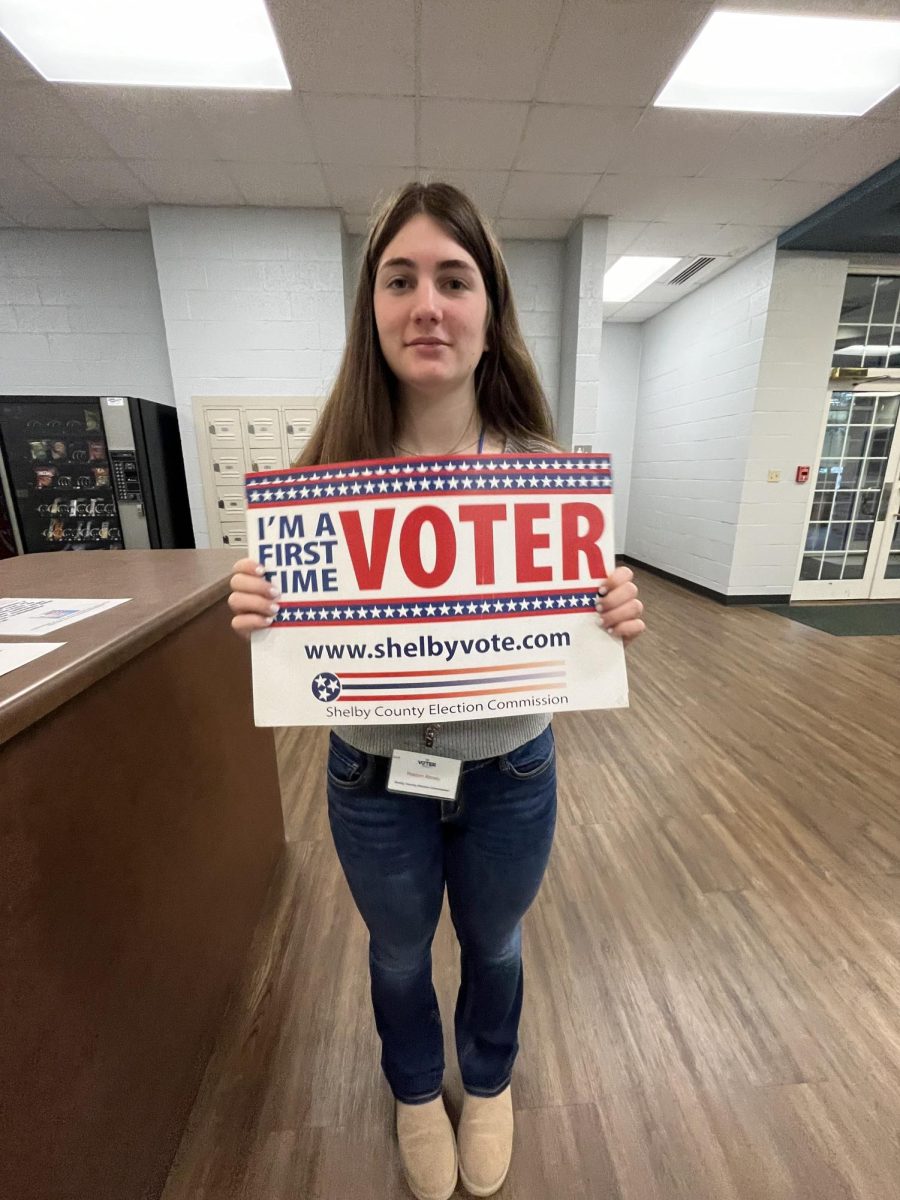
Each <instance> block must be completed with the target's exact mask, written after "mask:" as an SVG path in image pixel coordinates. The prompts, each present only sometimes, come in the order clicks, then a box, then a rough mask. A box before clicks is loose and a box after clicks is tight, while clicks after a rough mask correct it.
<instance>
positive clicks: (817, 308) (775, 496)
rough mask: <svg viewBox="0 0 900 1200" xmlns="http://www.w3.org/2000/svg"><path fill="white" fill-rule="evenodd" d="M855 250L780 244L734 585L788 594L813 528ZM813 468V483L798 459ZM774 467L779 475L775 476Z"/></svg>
mask: <svg viewBox="0 0 900 1200" xmlns="http://www.w3.org/2000/svg"><path fill="white" fill-rule="evenodd" d="M848 265H849V263H848V260H847V259H846V258H842V257H840V256H834V255H818V254H801V253H798V252H795V251H779V253H778V254H777V255H776V258H775V270H774V278H773V281H772V289H771V292H770V294H769V307H768V312H767V316H766V327H765V339H764V342H763V346H762V355H761V362H760V369H759V379H758V382H757V389H756V400H755V405H754V411H753V418H752V422H751V428H750V444H749V448H748V452H747V463H746V468H745V472H744V485H743V488H742V491H741V503H740V509H739V512H738V519H737V536H736V538H735V546H734V557H733V560H732V567H731V575H730V577H729V581H728V592H729V594H731V595H741V594H750V595H767V594H769V595H772V594H774V595H778V594H781V595H784V594H789V593H790V592H791V591H792V590H793V588H794V584H795V582H796V577H797V572H798V569H799V559H800V551H801V546H802V544H803V542H804V540H805V536H806V517H807V512H808V510H809V502H810V492H811V490H812V488H813V486H814V480H815V478H816V465H817V463H818V458H819V450H820V448H821V447H820V442H821V436H822V422H823V419H824V415H825V409H826V407H827V401H826V397H827V388H828V374H829V370H830V368H831V358H832V354H833V352H834V339H835V333H836V330H837V326H838V320H839V317H840V312H841V300H842V298H843V295H844V285H845V283H846V278H847V269H848ZM802 465H806V466H809V467H810V469H811V479H810V482H809V483H807V484H797V483H796V482H795V476H796V469H797V467H798V466H802ZM770 470H778V471H780V472H781V482H779V483H768V482H767V477H768V473H769V471H770Z"/></svg>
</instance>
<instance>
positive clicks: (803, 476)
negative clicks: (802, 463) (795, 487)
mask: <svg viewBox="0 0 900 1200" xmlns="http://www.w3.org/2000/svg"><path fill="white" fill-rule="evenodd" d="M797 482H798V483H809V467H798V468H797Z"/></svg>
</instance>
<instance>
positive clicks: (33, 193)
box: [0, 155, 70, 208]
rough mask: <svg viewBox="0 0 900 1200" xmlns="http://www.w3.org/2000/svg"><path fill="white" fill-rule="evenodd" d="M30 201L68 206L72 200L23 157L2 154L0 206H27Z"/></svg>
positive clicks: (51, 205) (0, 159)
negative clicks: (28, 164) (26, 163)
mask: <svg viewBox="0 0 900 1200" xmlns="http://www.w3.org/2000/svg"><path fill="white" fill-rule="evenodd" d="M29 201H34V203H35V204H41V205H44V206H45V207H47V206H49V207H66V206H67V205H68V204H69V203H70V202H69V201H68V200H67V199H66V197H65V196H64V195H63V194H62V192H60V191H59V189H58V188H55V187H53V185H52V184H51V183H48V182H47V180H46V179H44V177H43V176H42V175H38V174H37V172H36V171H33V170H32V169H31V167H29V166H26V165H25V163H24V162H22V161H21V159H18V158H15V157H13V156H12V155H2V156H0V207H3V208H8V207H9V205H10V204H11V203H15V204H16V206H17V207H21V206H27V204H28V202H29Z"/></svg>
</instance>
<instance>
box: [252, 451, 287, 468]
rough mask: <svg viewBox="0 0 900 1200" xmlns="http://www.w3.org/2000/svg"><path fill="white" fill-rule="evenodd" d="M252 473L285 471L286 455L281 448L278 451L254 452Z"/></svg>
mask: <svg viewBox="0 0 900 1200" xmlns="http://www.w3.org/2000/svg"><path fill="white" fill-rule="evenodd" d="M251 457H252V462H251V463H250V470H251V471H283V470H284V465H285V464H284V455H283V454H282V452H281V447H280V446H279V448H278V449H277V450H254V451H253V452H252V455H251Z"/></svg>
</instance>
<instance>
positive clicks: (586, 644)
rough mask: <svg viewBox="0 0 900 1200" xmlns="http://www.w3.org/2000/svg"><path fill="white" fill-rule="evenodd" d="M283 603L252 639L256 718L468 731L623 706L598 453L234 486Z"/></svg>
mask: <svg viewBox="0 0 900 1200" xmlns="http://www.w3.org/2000/svg"><path fill="white" fill-rule="evenodd" d="M246 489H247V531H248V546H249V549H248V553H249V555H250V556H251V557H252V558H256V559H258V560H259V562H260V563H262V565H263V566H264V567H265V571H266V578H267V579H269V580H270V581H271V582H272V583H273V584H275V586H276V587H277V588H278V589H279V591H280V592H281V593H282V596H283V599H282V601H281V608H280V611H279V613H278V615H277V616H276V618H275V620H274V622H273V623H272V625H270V626H269V627H268V628H267V629H265V630H261V631H259V632H258V633H254V634H253V637H252V640H251V641H252V656H253V697H254V709H255V717H256V723H257V724H258V725H333V724H338V725H340V724H346V725H362V724H372V725H384V724H398V723H400V724H410V723H415V722H429V721H453V720H477V719H481V718H489V717H499V716H510V715H513V714H516V713H522V712H535V711H542V710H543V711H553V712H559V711H563V712H565V711H569V710H574V709H586V708H617V707H623V706H624V705H626V704H627V703H628V690H627V683H626V677H625V662H624V654H623V648H622V644H621V642H620V641H619V640H618V639H616V638H613V637H612V636H610V635H609V634H608V633H607V632H606V631H605V630H604V629H603V628H602V627H601V625H600V623H599V619H598V617H597V613H596V610H595V608H594V602H595V599H596V592H597V584H598V582H599V581H600V580H601V579H604V578H606V576H607V575H608V574H609V573H610V572H611V571H612V570H613V568H614V565H615V564H614V561H613V529H612V481H611V476H610V462H609V458H608V456H605V455H597V454H559V455H550V454H499V455H493V456H487V455H480V456H478V457H473V458H456V457H454V458H429V459H378V460H371V461H364V462H352V463H330V464H328V465H326V466H316V467H297V468H293V469H291V470H285V471H277V472H261V473H256V474H252V475H248V476H247V477H246Z"/></svg>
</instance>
